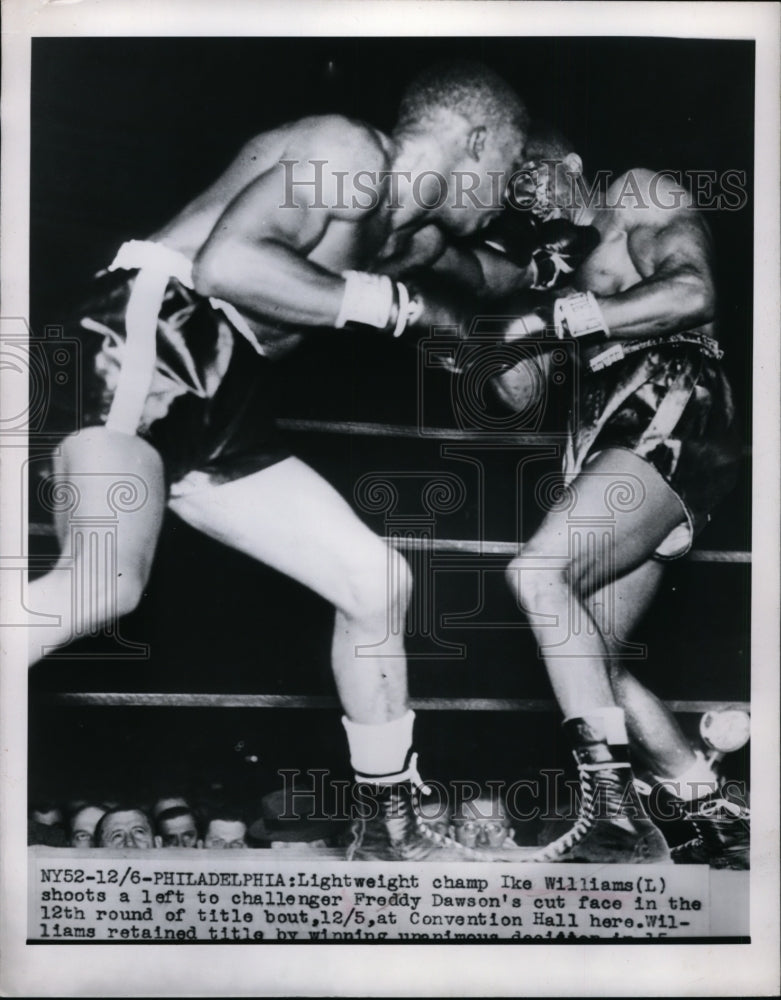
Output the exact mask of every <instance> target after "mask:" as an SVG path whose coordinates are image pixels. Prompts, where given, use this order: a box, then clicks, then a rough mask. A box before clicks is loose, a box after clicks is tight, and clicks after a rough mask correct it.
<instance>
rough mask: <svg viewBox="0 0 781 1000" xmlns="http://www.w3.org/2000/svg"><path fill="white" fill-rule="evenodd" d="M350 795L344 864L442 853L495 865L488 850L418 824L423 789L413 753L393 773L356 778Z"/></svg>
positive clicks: (406, 859) (449, 856) (458, 858)
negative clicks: (351, 811)
mask: <svg viewBox="0 0 781 1000" xmlns="http://www.w3.org/2000/svg"><path fill="white" fill-rule="evenodd" d="M354 790H355V801H354V804H353V808H354V813H355V815H354V818H353V819H352V822H351V826H350V838H349V842H348V846H347V853H346V857H347V860H348V861H353V860H355V861H422V860H424V859H429V860H433V858H434V856H436V855H439V854H441V855H444V854H447V860H451V858H452V859H453V860H470V861H491V860H496V859H495V858H494V857H493V855H492V854H491V852H490V851H484V850H480V851H477V850H473V849H471V848H469V847H464V846H462V845H461V844H459V843H458V842H457V841H455V840H454V839H453V838H452V837H450V836H448V835H447V834H445V833H442V832H439V831H438V830H435V829H434V828H433V827H432V826H430V825H429V824H427V823H425V822H424V820H423V818H422V816H421V813H420V802H421V797H422V796H425V794H426V787H425V785H424V783H423V781H422V780H421V778H420V775H419V774H418V771H417V754H414V753H411V754H410V755H409V757H408V760H407V764H406V767H405V770H404V772H401V773H399V774H396V775H384V776H382V777H377V776H371V777H368V776H366V775H359V774H357V775H356V785H355V786H354ZM443 860H444V858H443Z"/></svg>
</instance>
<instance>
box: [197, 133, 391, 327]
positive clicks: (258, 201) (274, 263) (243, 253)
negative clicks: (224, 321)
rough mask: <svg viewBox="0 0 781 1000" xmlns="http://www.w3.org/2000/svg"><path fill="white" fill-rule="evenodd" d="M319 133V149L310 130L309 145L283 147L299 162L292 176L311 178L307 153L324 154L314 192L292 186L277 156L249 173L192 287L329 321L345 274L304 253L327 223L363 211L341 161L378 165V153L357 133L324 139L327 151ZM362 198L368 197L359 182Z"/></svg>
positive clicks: (283, 313) (304, 319) (281, 313)
mask: <svg viewBox="0 0 781 1000" xmlns="http://www.w3.org/2000/svg"><path fill="white" fill-rule="evenodd" d="M319 141H320V144H321V147H322V148H320V149H317V143H318V139H317V138H316V139H315V141H314V142H313V144H312V146H310V147H309V148H308V149H301V150H297V149H296V148H295V147H293V148H292V149H291V150H290V151H288V153H287V157H289V159H291V160H295V161H296V162H297V163H298V166H297V167H296V168H295V170H298V173H294V174H293V176H294V177H295V178H296V179H297V180H312V179H313V178H314V176H315V174H314V170H315V168H314V167H313V166H312V165H311V164H310V163H309V162H308V161H310V160H317V159H320V160H326V163H325V166H324V169H323V171H322V186H321V189H320V190H319V191H318V192H317V195H318V197H316V196H315V189H314V188H313V187H311V186H305V185H304V184H298V185H295V186H293V187H292V189H291V185H290V184H289V183H286V182H287V181H288V179H289V174H287V173H286V168H285V167H284V166H283V165H281V164H277V165H275V166H274V167H272V168H271V169H270V170H268V171H267V172H266V173H264V174H262V175H261V176H260V177H258V178H257V179H256V180H254V181H253V182H252V183H251V184H249V185H248V186H247V187H246V188H245V189H244V190H243V191H242V192H241V193H240V194H239V195H238V196H237V197H236V198H235V199H234V200H233V201H232V202H231V203H230V205H228V207H227V208H226V209H225V211H224V212H223V214H222V216H221V217H220V219H219V220H218V222H217V224H216V225H215V226H214V229H213V230H212V232H211V234H210V236H209V238H208V239H207V241H206V242H205V244H204V245H203V247H202V248H201V250H200V252H199V253H198V255H197V257H196V259H195V262H194V267H193V281H194V284H195V288H196V291H198V292H199V293H200V294H202V295H208V296H214V297H217V298H222V299H225V300H226V301H228V302H230V303H232V304H233V305H235V306H237V307H238V308H239V309H241V310H242V311H244V312H246V313H248V314H249V315H250V316H253V317H256V318H258V319H260V320H263V321H266V322H269V321H270V322H271V323H279V324H285V325H289V324H301V325H304V326H333V323H334V321H335V319H336V317H337V315H338V313H339V308H340V305H341V301H342V296H343V294H344V280H343V279H342V277H341V276H340V275H339V274H335V273H333V272H331V271H329V270H328V269H326V268H324V267H322V266H320V265H319V264H317V263H315V262H313V261H311V260H309V259H308V254H310V253H311V252H312V250H314V248H315V247H317V246H318V245H319V244H320V242H321V241H322V240H323V238H324V236H325V235H326V231H327V230H328V229H329V227H330V226H350V225H355V224H356V223H357V221H358V220H359V219H361V218H364V217H365V216H366V215H367V212H368V210H367V209H366V208H356V207H352V204H353V198H352V196H353V194H354V192H353V191H352V189H351V188H350V185H349V181H350V178H351V177H352V174H353V173H354V170H350V168H349V165H347V163H346V161H348V160H349V161H351V162H352V163H353V164H354V163H355V162H358V163H360V164H361V166H362V168H363V167H365V165H366V164H367V162H369V166H371V159H373V160H375V161H377V164H378V166H379V165H380V163H381V159H382V154H381V151H379V150H378V149H377V147H376V146H375V145H374V144H372V143H371V141H366V140H363V139H362V138H361V137H360V136H358V137H356V136H353V142H352V146H353V147H354V146H355V145H359V146H360V145H363V146H364V147H365V148H363V149H359V150H357V151H356V150H355V149H354V148H351V144H350V143H349V142H345V136H344V135H342V136H341V146H340V147H337V149H336V151H334V149H333V145H331V146H330V150H331V155H330V156H329V155H328V150H329V141H330V142H331V143H332V142H333V140H332V139H331V137H329V136H328V135H326V136H325V137H324V138H321V139H320V140H319ZM312 147H314V148H312ZM357 154H360V155H357ZM287 157H286V158H287ZM342 161H345V162H342ZM288 169H289V168H288ZM338 170H342V171H344V172H346V173H347V177H346V183H345V182H342V183H343V187H342V189H341V190H337V188H336V180H335V177H336V173H335V172H336V171H338ZM361 203H362V204H363V205H366V204H367V195H366V191H365V189H364V190H363V191H362V202H361ZM342 206H351V207H342Z"/></svg>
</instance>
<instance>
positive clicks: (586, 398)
mask: <svg viewBox="0 0 781 1000" xmlns="http://www.w3.org/2000/svg"><path fill="white" fill-rule="evenodd" d="M579 179H582V163H581V160H580V158H579V157H578V156H577V155H576V154H575V153H574V152H573V151H572V149H571V147H570V146H569V144H568V143H567V142H566V140H564V139H563V138H562V137H561V136H559V135H557V134H556V133H554V132H552V131H546V132H543V131H540V132H539V133H538V134H537V135H536V136H533V137H532V138H531V139H530V141H529V143H528V144H527V147H526V162H525V164H524V168H523V171H522V172H521V176H520V177H519V183H520V185H521V191H520V192H516V196H517V197H520V199H521V200H523V198H524V197H525V198H526V207H527V208H528V209H529V210H530V211H531V214H532V216H533V217H534V219H535V223H536V225H538V226H540V227H542V228H544V227H545V226H550V225H551V223H553V222H556V223H560V222H566V223H574V224H577V225H584V226H589V227H594V228H595V229H596V231H597V232H598V233H599V237H600V241H599V245H598V246H596V247H595V248H594V249H593V250H592V252H590V253H589V254H588V256H587V257H586V259H585V261H584V262H583V263H582V264H581V265H580V266H577V267H576V268H574V269H573V272H572V273H571V274H569V275H567V274H566V272H564V273H562V272H561V271H559V273H558V274H557V279H558V280H560V279H561V278H562V277H563V278H564V281H565V283H566V284H565V287H559V288H558V290H557V291H555V292H553V293H550V294H548V295H547V296H543V297H541V298H538V300H537V301H536V302H535V303H534V304H533V305H530V303H529V301H528V299H527V298H525V297H524V296H517V295H515V296H513V295H509V297H506V298H505V299H504V301H503V302H502V303H501V307H500V308H498V309H497V312H501V314H502V315H504V316H514V317H515V318H514V319H512V320H510V321H508V322H507V323H506V324H505V326H504V328H503V330H502V331H501V332H500V334H499V340H500V342H501V347H500V348H499V351H498V354H499V355H500V363H499V364H498V366H497V371H498V374H497V376H496V378H495V380H494V382H495V386H496V389H497V393H498V395H499V397H500V398H501V399H502V400H503V401H504V402H505V403H506V404H507V405H509V406H522V405H524V404H525V402H526V400H527V399H528V390H529V377H528V369H527V362H526V361H524V362H523V363H520V364H519V365H517V366H516V367H512V366H508V365H507V364H506V359H507V356H508V355H507V349H506V345H508V344H512V343H518V344H523V343H524V342H526V343H534V344H535V345H541V354H540V362H539V364H540V368H541V369H542V371H543V373H545V372H547V370H548V367H549V365H548V360H549V358H550V354H549V353H548V352H546V345H547V344H550V345H551V346H555V345H556V344H560V343H561V342H562V341H563V340H566V341H568V342H569V343H570V344H572V345H573V347H574V349H575V354H576V361H575V365H576V374H577V378H578V390H579V391H578V396H577V403H578V405H577V407H575V408H574V409H573V413H572V414H571V418H570V425H569V434H568V438H569V440H568V447H567V454H566V456H565V460H564V467H563V472H564V478H565V482H566V483H567V487H566V490H565V493H564V494H563V496H562V498H561V501H562V502H560V503H557V504H556V505H554V507H553V509H551V510H549V512H548V513H547V515H546V517H545V519H544V521H543V523H542V525H541V526H540V528H539V529H538V530H537V531H536V533H535V534H534V536H533V537H532V538H531V539H530V540H529V541H528V542H527V543H526V544H525V545H524V547H523V550H522V552H521V553H520V554H519V556H518V557H517V558H515V559H514V560H513V561H512V562H511V564H510V566H509V567H508V571H507V580H508V583H509V585H510V588H511V589H512V591H513V593H514V594H515V596H516V598H517V600H518V602H519V604H520V606H521V607H522V608H523V609H524V610H525V611H526V613H527V614H528V615H529V620H530V624H531V626H532V629H533V630H534V633H535V637H536V638H537V641H538V645H539V648H540V655H541V657H542V659H543V660H544V662H545V666H546V669H547V671H548V675H549V678H550V681H551V684H552V687H553V690H554V693H555V695H556V699H557V701H558V703H559V705H560V707H561V710H562V712H563V714H564V717H565V722H564V729H565V732H566V734H567V737H568V739H569V740H570V741H571V743H572V746H573V750H574V754H575V758H576V761H577V764H578V769H579V774H580V779H581V785H582V798H581V806H580V812H579V814H578V816H577V819H576V822H575V824H574V826H573V827H572V828H571V829H569V830H568V831H567V832H566V833H565V834H563V835H562V836H561V837H559V838H557V840H555V841H554V842H553V843H552V844H550V845H548V847H547V848H545V849H544V850H543V851H541V852H540V853H539V855H538V856H537V859H538V860H550V861H584V862H605V861H606V862H632V863H638V862H639V863H653V862H664V861H666V860H668V859H669V852H668V849H667V846H666V843H665V841H664V839H663V837H662V836H661V834H660V833H659V831H658V830H657V829H656V828H655V826H654V825H653V824H652V823H651V822H650V820H649V818H648V817H647V815H646V813H645V812H644V810H643V809H642V808H641V806H640V802H639V800H638V799H637V797H636V796H635V795H634V794H633V777H632V769H631V766H630V760H629V750H630V746H631V749H632V753H633V755H634V756H635V757H636V758H639V759H640V760H641V761H642V763H643V765H644V767H645V769H646V770H647V771H648V772H650V774H651V775H652V779H651V780H652V785H651V793H652V794H651V802H652V804H653V805H654V806H655V807H656V808H657V809H659V810H664V814H665V815H666V816H667V817H668V818H672V816H673V815H675V814H677V815H680V816H683V817H685V818H687V819H688V820H689V821H690V822H691V823H692V825H693V828H694V833H695V836H694V838H693V839H692V840H690V841H688V842H687V843H685V844H683V845H681V846H679V847H677V848H675V849H674V851H673V852H672V858H673V860H674V861H675V862H678V863H706V864H710V865H712V866H714V867H728V868H745V867H747V865H748V842H749V841H748V835H749V816H748V810H747V808H746V807H745V804H744V803H743V802H741V801H736V800H735V799H734V798H730V797H728V796H726V795H725V794H724V791H723V789H722V788H721V786H720V782H719V779H718V777H717V775H716V773H715V772H714V769H713V767H712V764H711V763H710V761H709V760H708V759H706V757H705V756H704V755H703V754H702V753H701V752H700V751H697V750H693V749H692V747H691V745H690V743H689V741H688V740H687V739H686V738H685V736H684V735H683V733H682V731H681V729H680V727H679V726H678V724H677V722H676V720H675V718H674V716H673V715H672V713H671V712H670V711H669V710H668V709H667V708H666V706H665V705H664V704H663V703H662V702H661V701H660V700H659V699H658V698H656V696H655V695H653V694H652V693H651V692H650V691H649V690H648V689H647V688H646V687H645V686H644V685H642V684H641V683H640V682H639V681H638V680H637V678H635V677H634V676H633V674H631V673H630V672H629V671H628V670H627V669H626V667H625V665H624V663H623V662H622V660H621V652H622V648H623V647H624V644H625V641H626V638H627V636H628V635H629V634H630V633H631V630H632V629H633V627H634V626H635V625H636V624H637V622H638V621H639V620H640V618H641V617H642V615H643V614H644V613H645V610H646V609H647V607H648V605H649V604H650V602H651V600H652V599H653V597H654V595H655V593H656V592H657V589H658V586H659V583H660V580H661V576H662V572H663V560H665V559H672V558H676V557H679V556H681V555H683V554H685V553H686V552H687V551H688V549H689V548H690V546H691V544H692V540H693V538H694V535H695V534H696V532H697V531H698V530H699V529H700V528H701V527H702V526H703V525H704V524H705V523H706V521H707V520H708V518H709V515H710V511H711V509H712V507H713V506H714V505H715V504H716V503H718V501H719V500H720V499H721V498H722V497H723V496H724V495H725V494H726V493H727V492H728V491H729V489H730V488H731V486H732V483H733V482H734V478H735V473H736V465H737V462H738V456H739V449H738V441H737V436H736V433H735V427H734V406H733V403H732V396H731V391H730V388H729V385H728V384H727V382H726V379H725V377H724V374H723V372H722V370H721V367H720V365H719V359H720V358H721V350H720V348H719V346H718V343H717V342H716V340H715V294H714V288H713V274H712V264H711V239H710V234H709V232H708V229H707V226H706V224H705V222H704V221H703V219H702V217H701V216H700V215H699V214H698V212H697V211H696V208H695V206H694V205H693V204H692V200H691V197H690V195H689V194H688V192H686V191H685V190H683V189H682V188H681V187H679V186H678V185H677V184H676V183H675V182H674V181H673V180H671V179H670V178H669V177H668V176H665V175H655V174H652V173H651V172H650V171H647V170H641V169H637V170H633V171H630V173H629V174H628V175H624V176H622V177H619V178H618V179H617V180H616V181H615V182H614V183H613V184H612V185H611V187H610V188H609V190H608V191H607V192H606V194H605V195H604V196H603V200H602V202H600V203H596V204H595V203H593V202H589V200H588V198H586V197H585V192H586V191H587V190H588V189H587V188H586V187H585V186H584V185H579V184H578V180H579ZM524 183H525V184H526V190H525V191H524V190H523V185H524ZM627 191H628V192H629V195H627ZM516 207H520V206H516ZM508 213H509V214H508V215H507V216H506V217H505V219H504V220H503V224H502V227H500V236H499V237H498V240H497V239H495V240H492V241H491V242H492V243H493V244H494V247H495V248H498V249H501V250H503V251H505V258H504V261H503V263H502V266H501V267H498V268H497V269H496V270H495V283H496V287H497V288H499V289H500V290H501V291H503V292H508V290H509V289H511V288H512V287H513V283H514V280H515V281H517V282H518V285H519V286H521V287H522V286H524V285H526V286H528V285H529V284H531V283H533V282H534V281H535V280H538V279H536V278H535V277H534V275H535V274H536V273H537V271H538V269H537V268H536V267H535V266H534V265H532V264H529V263H528V262H527V260H526V259H525V257H524V255H523V254H521V255H520V257H519V256H518V254H517V252H516V250H515V249H514V248H513V246H512V241H511V239H510V240H507V239H506V235H507V232H508V228H509V230H510V231H512V226H513V223H512V219H511V216H512V213H511V212H509V210H508ZM501 233H504V237H505V238H504V239H503V237H502V235H501ZM488 235H489V237H490V235H491V234H490V233H489V234H488ZM513 258H515V259H513ZM513 266H515V267H516V268H517V270H516V278H515V279H513V276H512V267H513ZM530 271H531V272H532V275H533V276H532V277H531V278H530V277H529V274H530ZM487 349H489V350H490V349H491V348H487ZM503 366H504V367H503ZM606 520H607V521H608V522H609V525H608V527H607V528H605V527H602V528H600V525H601V524H604V522H605V521H606ZM652 811H653V810H652Z"/></svg>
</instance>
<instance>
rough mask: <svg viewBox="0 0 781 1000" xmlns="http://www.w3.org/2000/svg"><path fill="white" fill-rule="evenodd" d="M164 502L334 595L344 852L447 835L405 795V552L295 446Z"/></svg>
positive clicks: (409, 775)
mask: <svg viewBox="0 0 781 1000" xmlns="http://www.w3.org/2000/svg"><path fill="white" fill-rule="evenodd" d="M171 508H172V509H173V510H174V511H175V512H176V513H177V514H179V515H180V516H181V517H182V518H184V520H186V521H187V522H188V523H189V524H191V525H193V527H195V528H198V529H199V530H201V531H203V532H204V533H206V534H208V535H210V536H211V537H212V538H216V539H218V540H219V541H221V542H223V543H225V544H226V545H229V546H231V547H232V548H235V549H238V550H239V551H241V552H244V553H246V554H247V555H249V556H252V557H253V558H255V559H258V560H260V561H261V562H263V563H265V564H267V565H269V566H272V567H273V568H274V569H277V570H279V571H280V572H282V573H285V574H286V575H287V576H290V577H292V578H293V579H295V580H298V581H299V582H300V583H303V584H305V585H306V586H308V587H310V588H311V589H312V590H314V591H315V592H316V593H318V594H320V595H321V596H322V597H324V598H326V600H328V601H330V602H331V603H332V604H333V605H334V606H335V608H336V622H335V628H334V638H333V649H332V653H333V669H334V677H335V680H336V686H337V689H338V691H339V697H340V699H341V703H342V706H343V708H344V712H345V719H344V726H345V730H346V733H347V739H348V743H349V748H350V760H351V763H352V765H353V768H354V770H355V772H356V780H357V781H358V782H359V784H361V785H362V787H363V792H362V796H361V807H360V810H362V811H360V813H359V814H356V815H355V816H354V818H353V823H352V825H351V831H352V832H351V843H350V845H349V847H348V849H347V853H348V857H350V858H355V859H356V860H358V859H364V860H368V859H375V860H395V861H400V860H418V859H420V858H423V857H428V856H429V855H431V854H432V853H433V852H435V851H438V850H440V849H441V848H443V847H450V846H451V842H450V841H449V840H448V838H438V837H437V836H435V835H434V834H432V833H431V832H430V831H429V830H428V828H426V827H425V825H424V824H423V823H422V822H421V820H420V819H419V817H418V815H417V809H416V806H415V795H416V791H415V787H414V786H415V784H416V783H418V782H419V780H420V779H419V778H418V777H417V769H416V765H415V755H414V754H413V753H412V726H413V720H414V714H413V713H412V712H411V711H410V710H409V708H408V705H407V670H406V659H405V655H404V643H403V635H404V617H405V612H406V609H407V604H408V600H409V594H410V588H411V578H410V572H409V568H408V566H407V564H406V562H405V561H404V559H403V558H402V557H401V556H399V554H398V553H397V552H395V551H394V550H392V549H390V548H388V546H386V545H385V543H384V542H383V541H382V540H381V539H380V538H378V537H377V536H376V535H375V534H374V533H373V532H372V531H370V530H369V528H367V527H366V525H365V524H363V522H362V521H360V520H359V518H358V517H357V516H356V515H355V513H354V512H353V510H352V509H351V507H350V506H349V505H348V504H347V503H346V502H345V500H344V499H343V498H342V497H341V496H340V495H339V494H338V493H337V492H336V490H334V489H333V488H332V487H331V486H330V485H329V484H328V483H327V482H326V481H325V480H324V479H322V477H321V476H319V475H318V474H317V473H316V472H314V471H313V470H312V469H310V468H309V467H308V466H307V465H305V464H304V463H303V462H301V461H299V460H298V459H296V458H286V459H284V460H283V461H280V462H277V463H276V464H274V465H271V466H269V467H268V468H266V469H263V470H262V471H259V472H256V473H254V474H252V475H249V476H246V477H244V478H243V479H238V480H235V481H233V482H230V483H226V484H224V485H221V486H213V487H207V488H205V489H202V490H198V491H194V492H190V493H187V494H185V495H184V496H182V497H180V498H177V499H175V500H173V501H172V502H171ZM373 650H374V652H373ZM367 810H368V812H367ZM442 840H447V841H448V843H442V842H441V841H442ZM452 846H455V847H456V848H457V845H452Z"/></svg>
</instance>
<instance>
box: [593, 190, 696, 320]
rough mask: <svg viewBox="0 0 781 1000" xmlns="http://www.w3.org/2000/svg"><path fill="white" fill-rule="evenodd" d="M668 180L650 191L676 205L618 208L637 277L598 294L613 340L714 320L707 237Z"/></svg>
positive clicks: (682, 195)
mask: <svg viewBox="0 0 781 1000" xmlns="http://www.w3.org/2000/svg"><path fill="white" fill-rule="evenodd" d="M638 173H640V172H638ZM645 173H646V172H643V174H645ZM647 176H650V175H647V174H646V177H647ZM667 184H668V187H667V188H665V187H664V184H662V185H658V186H657V188H656V189H655V190H654V194H655V199H656V201H657V202H659V201H662V203H663V204H674V203H675V202H674V201H673V198H675V199H676V200H677V204H678V206H679V207H676V208H662V207H658V206H657V207H655V206H654V205H653V203H652V200H651V199H650V198H648V201H647V202H646V204H647V205H648V207H647V208H637V207H632V208H626V209H623V210H622V217H623V222H624V227H625V229H626V231H627V251H628V253H629V256H630V259H631V261H632V264H633V265H634V268H635V270H636V271H637V273H638V274H639V275H640V276H641V280H640V281H639V282H637V283H636V284H634V285H632V287H631V288H628V289H626V290H625V291H622V292H619V293H618V294H616V295H612V296H606V297H602V298H600V297H599V296H597V299H598V301H599V304H600V306H601V308H602V312H603V314H604V317H605V320H606V322H607V325H608V327H609V329H610V334H611V338H614V339H627V338H632V337H647V336H660V335H664V334H668V333H678V332H680V331H682V330H691V329H693V328H696V327H701V326H703V325H705V324H707V323H710V322H712V321H713V319H714V314H715V291H714V287H713V275H712V265H711V240H710V235H709V233H708V230H707V228H706V226H705V223H704V222H703V221H702V219H701V218H700V217H699V216H698V215H697V212H696V211H695V210H694V209H693V208H692V207H691V204H690V199H689V196H688V195H687V194H686V193H685V192H684V191H683V190H682V189H680V188H677V187H676V186H675V185H673V184H672V182H670V181H668V182H667ZM641 190H642V189H641ZM646 190H647V189H646Z"/></svg>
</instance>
